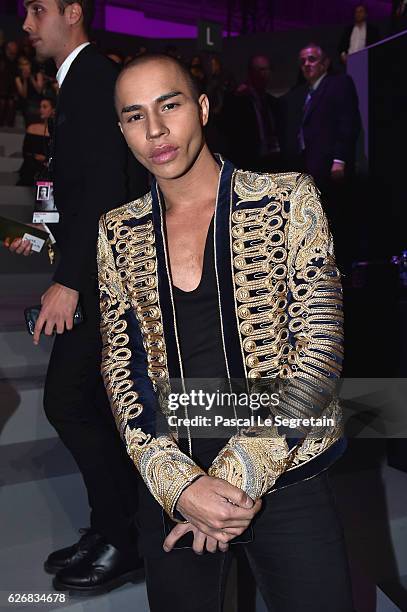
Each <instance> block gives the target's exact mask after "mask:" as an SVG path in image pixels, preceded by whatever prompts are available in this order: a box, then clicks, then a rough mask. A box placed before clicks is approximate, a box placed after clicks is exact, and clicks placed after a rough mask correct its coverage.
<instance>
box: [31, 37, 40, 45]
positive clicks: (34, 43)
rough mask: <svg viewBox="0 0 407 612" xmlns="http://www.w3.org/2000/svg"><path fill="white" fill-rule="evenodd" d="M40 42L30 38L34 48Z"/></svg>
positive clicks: (38, 39) (37, 39)
mask: <svg viewBox="0 0 407 612" xmlns="http://www.w3.org/2000/svg"><path fill="white" fill-rule="evenodd" d="M40 40H41V39H40V38H30V43H31V44H32V46H33V47H35V45H36V44H37V43H39V42H40Z"/></svg>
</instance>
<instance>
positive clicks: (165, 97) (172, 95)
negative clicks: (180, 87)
mask: <svg viewBox="0 0 407 612" xmlns="http://www.w3.org/2000/svg"><path fill="white" fill-rule="evenodd" d="M175 96H182V91H170V92H169V93H166V94H163V95H162V96H160V97H159V98H156V100H155V101H156V102H158V103H160V102H165V101H166V100H169V99H170V98H175Z"/></svg>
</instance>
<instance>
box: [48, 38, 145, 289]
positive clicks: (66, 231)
mask: <svg viewBox="0 0 407 612" xmlns="http://www.w3.org/2000/svg"><path fill="white" fill-rule="evenodd" d="M117 74H118V72H117V68H116V66H115V64H113V62H111V61H110V60H108V59H106V58H105V57H104V56H102V55H101V54H100V53H99V52H98V51H97V50H96V49H95V48H94V46H93V45H88V46H87V47H85V48H84V49H83V50H82V51H81V52H80V53H79V55H78V56H77V57H76V58H75V60H74V61H73V63H72V65H71V67H70V69H69V71H68V74H67V75H66V77H65V80H64V81H63V83H62V86H61V90H60V96H59V100H58V107H57V113H56V118H55V146H54V151H53V180H54V200H55V204H56V207H57V208H58V210H59V212H60V223H59V224H58V225H53V226H52V227H51V228H50V229H51V230H52V232H53V234H54V235H55V238H56V240H57V246H58V247H59V250H60V254H61V257H60V261H59V264H58V267H57V270H56V272H55V275H54V281H55V282H58V283H61V284H62V285H65V286H66V287H70V288H71V289H76V290H78V291H83V290H84V289H86V288H87V287H89V286H91V285H90V284H91V282H92V275H94V274H95V272H96V241H97V234H98V222H99V218H100V217H101V215H102V214H104V213H106V212H107V211H109V210H110V209H112V208H116V207H117V206H119V205H121V204H124V203H126V202H128V201H129V200H132V199H135V197H138V196H141V195H143V194H144V193H145V192H146V191H147V189H148V187H147V180H146V176H147V175H146V172H145V171H144V169H143V168H142V167H141V166H140V164H139V163H138V162H137V161H136V160H135V159H134V158H132V160H131V162H130V161H129V154H128V149H127V145H126V142H125V140H124V138H123V136H122V134H121V132H120V130H119V128H118V125H117V121H118V120H117V116H116V112H115V109H114V103H113V93H114V85H115V81H116V78H117ZM129 168H130V173H129V171H128V170H129ZM129 174H130V175H131V177H130V176H129Z"/></svg>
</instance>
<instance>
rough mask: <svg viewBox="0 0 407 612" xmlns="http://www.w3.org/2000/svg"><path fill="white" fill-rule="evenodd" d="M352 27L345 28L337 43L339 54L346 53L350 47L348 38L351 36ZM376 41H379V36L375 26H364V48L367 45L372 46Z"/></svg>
mask: <svg viewBox="0 0 407 612" xmlns="http://www.w3.org/2000/svg"><path fill="white" fill-rule="evenodd" d="M353 27H354V26H353V25H351V26H349V27H348V28H345V30H344V32H343V34H342V38H341V42H340V43H339V47H338V51H339V53H343V52H345V53H347V52H348V49H349V45H350V37H351V36H352V31H353ZM378 40H380V34H379V30H378V28H376V26H374V25H371V24H370V23H368V24H366V47H368V46H369V45H373V44H374V43H376V42H377V41H378Z"/></svg>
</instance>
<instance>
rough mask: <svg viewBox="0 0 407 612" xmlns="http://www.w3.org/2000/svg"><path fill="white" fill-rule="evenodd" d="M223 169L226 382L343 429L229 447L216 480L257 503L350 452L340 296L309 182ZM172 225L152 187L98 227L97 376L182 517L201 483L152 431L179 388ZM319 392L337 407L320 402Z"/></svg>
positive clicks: (155, 482)
mask: <svg viewBox="0 0 407 612" xmlns="http://www.w3.org/2000/svg"><path fill="white" fill-rule="evenodd" d="M220 164H221V170H220V178H219V186H218V194H217V202H216V209H215V217H214V249H215V271H216V279H217V291H218V302H219V309H220V320H221V334H222V341H223V350H224V356H225V362H226V368H227V373H228V376H229V377H230V378H231V379H233V378H236V379H247V380H249V381H251V382H252V383H253V384H256V383H258V382H259V381H262V380H263V379H269V380H270V379H275V378H278V379H279V380H282V381H287V382H288V383H290V384H289V385H288V390H287V391H286V392H284V391H283V393H282V395H281V398H282V399H281V400H280V405H279V412H280V414H283V415H287V416H290V417H296V418H298V417H308V416H312V415H313V416H321V415H323V416H326V417H332V418H333V420H334V423H335V424H334V425H332V426H330V427H328V428H326V427H325V428H323V429H318V428H315V427H314V428H313V429H312V428H311V429H308V430H306V431H305V433H303V435H302V436H299V437H297V438H289V437H288V436H286V435H285V433H283V431H282V430H281V429H280V428H277V427H274V426H273V427H271V428H269V429H268V430H267V431H266V432H265V431H264V429H265V428H264V427H263V428H261V429H262V431H261V432H259V431H257V430H256V428H252V430H250V431H245V432H238V433H237V434H236V435H234V436H233V437H231V438H230V439H229V440H225V442H226V444H225V446H224V448H222V450H221V451H220V453H219V454H218V456H217V457H216V458H215V460H214V461H213V464H212V466H211V467H210V469H209V472H208V473H209V474H210V475H211V476H216V477H219V478H224V479H225V480H227V481H228V482H230V483H231V484H233V485H235V486H237V487H240V488H241V489H243V490H244V491H246V493H248V495H250V496H251V497H252V498H253V499H256V498H258V497H260V496H262V495H264V494H266V493H268V492H270V491H271V490H273V489H275V488H278V487H281V486H286V485H288V484H291V483H293V482H296V481H299V480H302V479H304V478H309V477H311V476H313V475H315V474H317V473H319V472H320V471H322V470H324V469H326V468H327V467H328V466H329V465H330V464H331V463H332V462H333V461H334V460H335V459H336V458H337V457H338V456H339V455H340V454H341V453H342V452H343V448H344V444H345V443H344V439H343V438H342V437H341V411H340V407H339V405H338V402H337V401H336V400H335V399H334V396H333V395H332V386H333V384H334V382H335V380H337V379H338V377H339V376H340V372H341V364H342V355H343V314H342V289H341V281H340V274H339V272H338V270H337V268H336V266H335V261H334V256H333V247H332V239H331V235H330V233H329V229H328V224H327V221H326V218H325V215H324V213H323V210H322V207H321V203H320V198H319V192H318V190H317V189H316V187H315V185H314V182H313V180H312V179H311V177H309V176H307V175H303V174H298V173H284V174H254V173H251V172H244V171H241V170H236V169H235V168H234V167H233V166H232V165H231V164H230V163H229V162H227V161H224V160H220ZM164 215H165V207H164V203H163V201H162V197H161V194H160V192H159V189H158V186H157V184H156V183H153V185H152V189H151V192H150V193H148V194H147V195H145V196H144V197H143V198H141V199H139V200H136V201H134V202H130V203H129V204H125V205H124V206H122V207H120V208H117V209H115V210H112V211H111V212H109V213H107V214H106V215H104V216H103V217H102V219H101V221H100V232H99V242H98V267H99V286H100V299H101V317H102V319H101V333H102V338H103V359H102V374H103V377H104V381H105V385H106V389H107V392H108V395H109V398H110V402H111V406H112V410H113V414H114V417H115V419H116V423H117V426H118V429H119V431H120V434H121V436H122V438H123V440H124V441H125V444H126V446H127V451H128V453H129V455H130V457H131V458H132V460H133V461H134V463H135V465H136V466H137V468H138V470H139V472H140V474H141V476H142V477H143V479H144V481H145V483H146V484H147V486H148V488H149V490H150V491H151V493H152V495H153V496H154V497H155V499H156V500H157V501H158V502H159V503H160V504H161V505H162V506H163V508H164V509H165V510H166V511H167V512H168V514H169V515H170V516H172V517H174V511H175V506H176V503H177V500H178V498H179V496H180V494H181V493H182V491H183V490H184V489H185V488H186V487H187V486H188V485H189V484H190V483H191V482H193V480H195V479H196V478H197V477H199V476H200V475H201V474H203V470H202V469H201V468H200V467H199V466H198V465H196V464H195V463H194V461H193V459H192V458H191V456H188V455H187V454H184V453H183V452H181V450H180V449H179V448H178V446H177V436H176V432H174V431H171V428H168V433H166V434H164V435H163V434H162V433H160V434H158V433H157V429H156V423H157V416H158V415H160V414H161V415H162V414H164V415H165V414H167V412H166V405H165V397H168V391H169V385H170V381H171V380H172V379H182V378H183V365H182V355H181V352H180V346H179V339H178V334H177V325H176V318H175V309H174V299H173V295H172V285H171V277H170V270H169V257H168V251H167V247H166V241H165V236H164ZM318 393H321V397H322V396H323V397H325V398H326V397H328V398H329V400H328V401H325V403H324V402H323V401H322V402H318V401H317V400H316V399H315V398H316V397H317V395H318ZM258 429H260V428H258Z"/></svg>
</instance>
